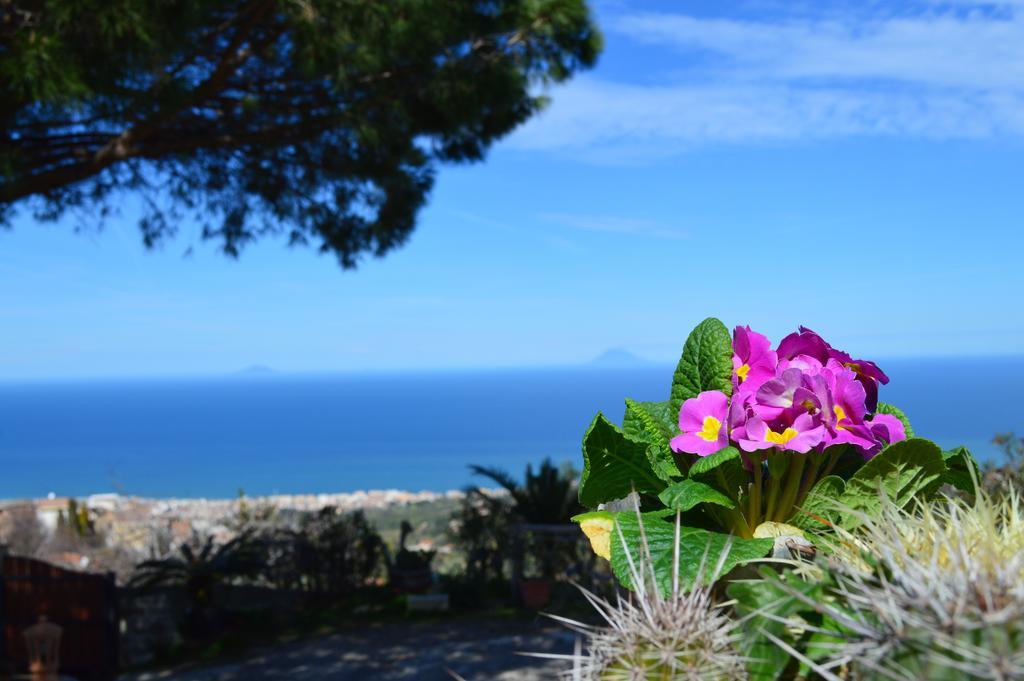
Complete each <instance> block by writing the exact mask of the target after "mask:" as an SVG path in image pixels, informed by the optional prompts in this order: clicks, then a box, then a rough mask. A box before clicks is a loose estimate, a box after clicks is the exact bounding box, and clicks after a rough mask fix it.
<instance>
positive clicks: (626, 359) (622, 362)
mask: <svg viewBox="0 0 1024 681" xmlns="http://www.w3.org/2000/svg"><path fill="white" fill-rule="evenodd" d="M654 364H655V363H654V362H652V361H650V360H647V359H644V358H643V357H637V356H636V355H634V354H633V353H632V352H630V351H629V350H626V349H625V348H610V349H608V350H605V351H604V352H602V353H601V354H600V355H598V356H597V357H595V358H594V359H592V360H590V362H589V366H594V367H602V368H607V369H632V368H636V367H649V366H653V365H654Z"/></svg>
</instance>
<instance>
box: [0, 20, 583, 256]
mask: <svg viewBox="0 0 1024 681" xmlns="http://www.w3.org/2000/svg"><path fill="white" fill-rule="evenodd" d="M599 42H600V41H599V37H598V35H597V33H596V30H595V28H594V26H593V24H592V22H591V18H590V15H589V13H588V10H587V8H586V5H585V0H486V1H485V0H460V1H458V2H452V1H450V0H388V1H387V2H381V1H380V0H166V1H164V2H143V1H142V0H0V178H2V185H0V224H5V223H6V224H10V220H11V218H12V216H13V214H14V211H15V209H16V208H20V207H21V206H26V207H28V208H29V209H30V210H31V211H32V213H33V214H34V215H35V216H36V217H37V218H39V219H56V218H58V217H60V216H62V215H63V214H65V213H66V212H67V211H68V209H71V208H76V207H81V208H82V209H83V211H82V212H83V213H85V212H88V213H89V214H90V215H93V216H96V217H97V218H100V219H101V218H102V217H103V216H104V215H105V214H106V213H107V212H108V211H109V210H110V209H111V208H112V207H113V205H114V202H115V200H116V199H117V197H118V196H119V195H121V194H122V193H123V191H124V190H131V191H133V192H136V193H139V194H141V196H142V197H143V199H144V205H145V211H144V213H143V218H142V220H141V225H140V226H141V228H142V234H143V238H144V241H145V243H146V244H147V245H152V244H154V243H155V242H157V241H158V240H160V239H161V238H163V237H166V236H168V235H171V234H173V233H174V232H175V230H176V225H177V223H178V221H180V220H181V219H182V218H183V217H184V216H185V215H194V216H196V217H197V218H198V219H199V221H200V224H202V225H203V237H204V238H212V239H215V240H218V241H219V242H220V244H221V246H222V247H223V249H224V250H225V251H226V252H227V253H228V254H231V255H237V254H238V252H239V250H240V249H241V248H242V247H243V246H244V245H245V244H246V243H247V242H250V241H252V240H254V239H256V238H258V237H260V236H262V235H265V234H268V233H284V234H286V235H287V236H288V239H289V241H290V243H292V244H305V243H312V244H314V245H316V246H318V247H319V249H320V250H321V251H322V252H332V253H334V254H336V255H337V257H338V258H339V260H340V262H341V264H342V265H343V266H345V267H352V266H354V265H355V264H356V262H357V260H358V257H359V255H360V254H362V253H364V252H370V253H373V254H375V255H378V256H379V255H383V254H384V253H386V252H387V251H389V250H390V249H392V248H394V247H395V246H397V245H399V244H401V243H402V242H403V241H404V240H405V239H406V238H407V237H408V235H409V234H410V232H411V231H412V229H413V226H414V220H415V216H416V213H417V211H418V209H419V208H420V207H421V206H422V205H423V203H424V201H425V199H426V196H427V194H428V192H429V190H430V187H431V184H432V181H433V178H434V174H435V171H436V166H437V164H438V163H439V162H466V161H475V160H479V159H480V158H482V157H483V155H484V153H485V151H486V150H487V148H488V146H489V145H490V144H491V143H492V142H494V141H495V140H496V139H498V138H499V137H501V136H502V135H504V134H506V133H508V132H509V131H511V130H512V129H513V128H515V127H516V126H517V125H519V124H520V123H522V122H523V121H525V120H527V119H528V118H529V117H530V116H531V115H533V114H534V113H536V112H537V111H538V110H539V108H540V107H541V106H542V105H543V103H544V98H543V96H542V95H540V94H539V92H538V86H540V85H543V84H546V83H551V82H558V81H562V80H564V79H566V78H568V77H569V76H570V75H572V74H573V73H574V72H575V71H577V70H579V69H580V68H583V67H586V66H589V65H591V64H592V63H593V62H594V60H595V58H596V55H597V52H598V50H599Z"/></svg>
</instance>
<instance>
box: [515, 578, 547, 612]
mask: <svg viewBox="0 0 1024 681" xmlns="http://www.w3.org/2000/svg"><path fill="white" fill-rule="evenodd" d="M519 598H520V599H521V600H522V601H523V607H525V608H529V609H530V610H540V609H541V608H543V607H544V606H545V605H547V604H548V602H549V601H550V600H551V580H549V579H524V580H523V581H521V582H519Z"/></svg>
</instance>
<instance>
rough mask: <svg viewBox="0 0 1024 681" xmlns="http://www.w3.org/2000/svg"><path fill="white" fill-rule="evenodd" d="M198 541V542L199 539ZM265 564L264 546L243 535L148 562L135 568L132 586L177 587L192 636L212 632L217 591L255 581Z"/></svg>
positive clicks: (209, 541)
mask: <svg viewBox="0 0 1024 681" xmlns="http://www.w3.org/2000/svg"><path fill="white" fill-rule="evenodd" d="M197 539H198V538H197ZM263 564H264V551H263V550H262V546H261V543H260V542H259V541H257V540H255V539H254V538H253V535H252V533H251V532H243V533H242V534H240V535H238V536H237V537H235V538H234V539H232V540H231V541H229V542H227V543H225V544H217V543H216V542H215V541H214V538H213V537H212V536H211V537H207V538H206V539H205V540H204V541H201V542H200V541H196V542H195V546H193V545H192V544H190V543H188V542H186V543H183V544H182V545H181V546H180V547H179V549H178V554H177V555H171V556H167V557H166V558H161V559H159V560H147V561H144V562H142V563H139V565H138V566H136V568H135V574H134V575H133V576H132V579H131V581H130V582H129V586H132V587H136V588H139V589H143V590H148V589H153V588H155V587H158V586H178V587H181V588H182V589H183V590H184V592H185V597H186V600H187V604H188V605H187V607H186V613H185V627H186V630H187V632H188V633H189V634H191V635H196V636H203V635H205V634H206V633H208V632H209V628H210V625H211V620H212V614H213V612H212V611H213V606H214V603H213V598H214V591H215V589H216V587H217V586H218V585H220V584H223V583H225V582H228V581H231V580H233V579H240V578H244V577H252V576H254V575H256V574H257V573H258V572H259V570H260V568H261V567H262V566H263Z"/></svg>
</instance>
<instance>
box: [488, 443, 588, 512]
mask: <svg viewBox="0 0 1024 681" xmlns="http://www.w3.org/2000/svg"><path fill="white" fill-rule="evenodd" d="M469 468H470V470H472V471H473V473H475V474H476V475H482V476H484V477H486V478H490V479H491V480H493V481H494V482H496V483H497V484H498V485H499V486H501V487H502V488H504V489H505V490H506V491H508V493H509V496H511V497H512V501H513V504H514V507H513V510H514V512H515V513H516V515H518V516H519V517H520V518H521V519H522V521H523V522H525V523H529V524H532V525H560V524H564V523H568V522H569V519H570V518H571V517H572V516H573V515H575V514H576V513H579V512H580V510H581V507H580V505H579V502H578V501H577V499H576V472H575V471H573V470H572V469H571V468H563V469H559V468H558V467H556V466H555V465H554V464H553V463H552V462H551V459H549V458H548V459H544V461H543V462H541V464H540V467H539V468H538V469H537V472H536V473H534V472H533V466H532V465H529V464H527V466H526V479H525V482H524V484H523V485H520V484H519V482H518V481H517V480H515V479H514V478H513V477H512V476H511V475H509V474H508V473H506V472H505V471H503V470H501V469H498V468H491V467H488V466H473V465H471V466H470V467H469Z"/></svg>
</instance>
